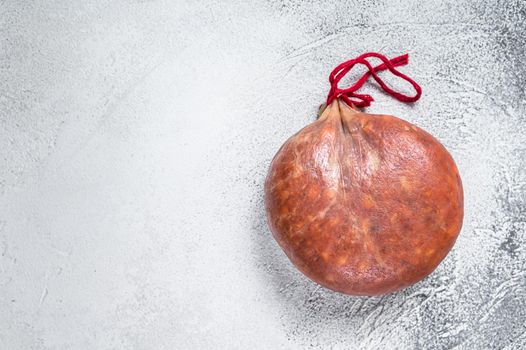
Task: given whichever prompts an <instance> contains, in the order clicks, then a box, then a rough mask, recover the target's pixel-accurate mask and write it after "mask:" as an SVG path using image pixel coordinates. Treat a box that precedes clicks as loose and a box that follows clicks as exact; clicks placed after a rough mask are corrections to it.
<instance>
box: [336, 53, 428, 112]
mask: <svg viewBox="0 0 526 350" xmlns="http://www.w3.org/2000/svg"><path fill="white" fill-rule="evenodd" d="M369 57H376V58H379V59H380V60H382V62H383V63H382V64H380V65H379V66H376V67H373V66H371V64H370V63H369V62H368V61H367V58H369ZM408 58H409V55H408V54H405V55H401V56H398V57H395V58H393V59H391V60H389V59H388V58H387V57H385V56H384V55H382V54H379V53H376V52H367V53H364V54H363V55H360V56H358V57H356V58H353V59H352V60H349V61H347V62H343V63H342V64H340V65H338V66H337V67H336V68H334V70H333V71H332V72H331V74H330V75H329V82H330V83H331V90H330V91H329V95H328V96H327V105H329V104H331V102H332V101H334V100H335V99H336V98H341V99H343V100H344V101H345V103H347V104H348V105H350V106H351V105H354V106H356V107H358V108H363V107H367V106H370V105H371V102H372V101H374V99H373V97H372V96H371V95H366V94H358V93H356V91H358V90H359V89H360V88H361V87H362V86H363V84H365V82H366V81H367V79H368V78H369V77H370V76H371V75H372V76H373V78H374V80H376V82H377V83H378V84H379V85H380V87H381V88H382V89H383V90H384V91H385V92H387V93H388V94H389V95H391V96H393V97H394V98H396V99H397V100H399V101H402V102H415V101H417V100H418V99H419V98H420V95H422V88H420V85H418V84H417V83H416V82H415V81H414V80H413V79H411V78H409V77H408V76H407V75H405V74H403V73H401V72H399V71H398V70H397V69H396V68H395V67H399V66H404V65H406V64H407V63H408V62H409V60H408ZM357 64H363V65H365V66H366V67H367V69H368V71H367V72H366V73H365V74H364V75H363V76H362V77H361V78H360V79H359V80H358V81H357V82H356V83H354V84H353V85H352V86H351V87H348V88H347V89H340V88H339V87H338V83H339V82H340V80H342V79H343V77H344V76H345V75H346V74H347V73H349V72H350V71H351V69H353V67H354V66H355V65H357ZM386 69H388V70H389V71H390V72H391V73H393V74H394V75H396V76H398V77H400V78H402V79H404V80H405V81H407V82H409V83H410V84H411V85H413V88H414V89H415V91H416V94H415V95H414V96H407V95H404V94H402V93H400V92H397V91H395V90H393V89H391V88H390V87H389V86H387V85H386V84H385V83H384V81H383V80H382V79H381V78H380V77H379V76H378V74H376V73H377V72H380V71H383V70H386Z"/></svg>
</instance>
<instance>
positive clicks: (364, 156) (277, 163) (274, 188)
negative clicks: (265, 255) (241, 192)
mask: <svg viewBox="0 0 526 350" xmlns="http://www.w3.org/2000/svg"><path fill="white" fill-rule="evenodd" d="M265 205H266V209H267V218H268V223H269V226H270V229H271V231H272V233H273V236H274V238H275V239H276V240H277V242H278V243H279V245H280V246H281V247H282V248H283V250H284V251H285V253H286V254H287V256H288V257H289V259H290V260H291V261H292V263H293V264H294V265H295V266H296V267H297V268H298V269H299V270H300V271H302V272H303V273H304V274H305V275H307V276H308V277H309V278H311V279H312V280H314V281H315V282H317V283H319V284H321V285H322V286H325V287H327V288H329V289H332V290H334V291H338V292H342V293H346V294H352V295H379V294H384V293H389V292H393V291H395V290H398V289H401V288H404V287H407V286H409V285H411V284H413V283H416V282H417V281H419V280H421V279H422V278H424V277H425V276H427V275H429V274H430V273H431V272H432V271H433V270H434V269H435V268H436V267H437V266H438V264H439V263H440V262H441V261H442V260H443V259H444V257H445V256H446V255H447V253H448V252H449V251H450V249H451V248H452V246H453V244H454V243H455V240H456V238H457V235H458V233H459V231H460V229H461V226H462V219H463V190H462V183H461V180H460V176H459V173H458V170H457V167H456V165H455V163H454V161H453V158H452V157H451V155H450V154H449V153H448V151H447V150H446V149H445V148H444V146H442V145H441V144H440V143H439V142H438V141H437V140H436V139H435V138H434V137H433V136H431V135H430V134H428V133H427V132H425V131H424V130H422V129H420V128H418V127H416V126H414V125H412V124H410V123H408V122H406V121H404V120H402V119H398V118H396V117H393V116H389V115H372V114H366V113H362V112H359V111H357V110H355V109H353V108H351V107H349V106H347V105H346V104H345V103H343V102H341V101H334V102H333V103H332V104H331V105H330V106H328V107H327V108H326V109H325V111H324V112H323V113H322V115H321V116H320V118H319V119H318V120H317V121H315V122H314V123H312V124H310V125H308V126H307V127H305V128H303V129H302V130H301V131H299V132H298V133H297V134H296V135H294V136H292V137H291V138H290V139H289V140H287V141H286V142H285V144H284V145H283V146H282V147H281V149H280V150H279V151H278V153H277V154H276V156H275V157H274V159H273V161H272V164H271V167H270V170H269V173H268V176H267V179H266V181H265Z"/></svg>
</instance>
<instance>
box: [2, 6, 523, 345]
mask: <svg viewBox="0 0 526 350" xmlns="http://www.w3.org/2000/svg"><path fill="white" fill-rule="evenodd" d="M525 22H526V5H525V3H524V1H498V2H497V1H467V0H457V1H444V2H438V1H437V2H434V1H417V0H410V1H404V2H403V3H400V2H393V1H387V0H385V1H375V0H362V1H337V0H328V1H300V0H289V1H254V2H252V1H239V0H236V1H158V0H151V1H147V0H144V1H131V0H129V1H124V0H112V1H98V2H96V1H88V0H84V1H66V0H57V1H28V0H12V1H11V0H4V1H1V2H0V162H1V163H0V164H1V166H0V349H8V350H10V349H306V348H315V349H508V350H510V349H524V348H526V325H525V324H526V248H525V243H526V234H525V228H526V170H525V166H526V146H525V144H526V136H525V135H526V116H525V112H526V102H525V96H526V94H525V87H526V84H525V80H526V65H525V58H524V55H525V51H526V38H525V33H526V25H525ZM366 51H379V52H383V53H385V54H387V55H389V56H395V55H398V54H402V53H405V52H409V54H410V64H409V65H408V66H406V67H403V68H401V70H402V71H403V72H405V73H407V74H409V75H410V76H412V77H413V78H414V79H415V80H417V81H418V82H419V83H420V84H421V86H422V88H423V91H424V94H423V96H422V98H421V100H420V101H419V102H418V103H416V104H414V105H413V106H408V105H404V104H402V103H400V102H397V101H395V100H393V99H391V98H390V97H388V96H386V95H384V94H383V93H381V92H380V90H378V89H377V88H375V87H373V85H369V86H368V87H367V88H366V89H365V91H367V92H369V93H371V94H373V95H374V96H375V98H376V101H375V102H374V104H373V105H372V106H371V107H370V108H368V109H367V110H368V111H370V112H373V113H374V112H381V113H388V114H394V115H397V116H400V117H402V118H405V119H406V120H408V121H411V122H413V123H415V124H417V125H419V126H420V127H422V128H424V129H426V130H428V131H429V132H431V133H432V134H434V135H435V136H436V137H437V138H439V139H440V140H441V141H442V142H443V143H444V145H446V147H448V149H449V150H450V151H451V153H452V154H453V156H454V158H455V159H456V161H457V164H458V166H459V169H460V172H461V175H462V178H463V182H464V187H465V205H466V208H465V209H466V212H465V214H466V215H465V221H464V228H463V230H462V233H461V235H460V237H459V240H458V241H457V245H456V246H455V248H454V250H453V251H452V253H451V254H450V255H449V256H448V257H447V258H446V260H445V261H444V262H443V263H442V264H441V265H440V267H439V268H438V269H437V270H436V271H435V273H433V274H432V275H431V276H430V277H429V278H427V279H425V280H424V281H422V282H421V283H418V284H416V285H415V286H413V287H410V288H408V289H406V290H404V291H401V292H398V293H394V294H390V295H387V296H383V297H373V298H366V297H360V298H358V297H350V296H344V295H339V294H335V293H332V292H329V291H327V290H324V289H322V288H320V287H318V286H317V285H316V284H314V283H313V282H310V281H309V280H307V279H306V278H305V277H303V276H302V275H301V274H300V273H299V272H297V271H296V270H295V269H294V268H293V267H292V265H291V264H290V263H289V261H288V260H287V259H286V257H285V255H284V254H283V253H282V251H281V250H280V249H279V247H278V246H277V244H276V243H275V242H274V241H273V240H272V238H271V236H270V233H269V230H268V228H267V226H266V223H265V212H264V208H263V203H262V187H263V181H264V178H265V175H266V171H267V168H268V165H269V162H270V160H271V158H272V156H273V155H274V153H275V152H276V151H277V150H278V148H279V147H280V145H281V144H282V143H283V142H284V141H285V140H286V139H287V138H288V137H289V136H290V135H292V134H293V133H295V132H296V131H298V130H299V129H300V128H301V127H303V126H305V125H306V124H308V123H310V122H312V121H313V120H314V119H315V115H316V110H317V106H318V105H319V104H320V103H321V102H323V100H324V97H325V95H326V93H327V90H328V83H327V76H328V74H329V72H330V70H331V69H332V68H333V67H334V66H335V65H337V64H338V63H340V62H341V61H343V60H346V59H349V58H352V57H354V56H356V55H358V54H361V53H363V52H366ZM387 79H388V78H387ZM391 81H392V80H391ZM398 86H399V87H400V88H403V87H404V86H402V85H398ZM404 91H409V90H404Z"/></svg>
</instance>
